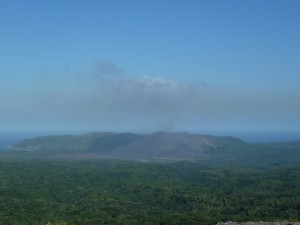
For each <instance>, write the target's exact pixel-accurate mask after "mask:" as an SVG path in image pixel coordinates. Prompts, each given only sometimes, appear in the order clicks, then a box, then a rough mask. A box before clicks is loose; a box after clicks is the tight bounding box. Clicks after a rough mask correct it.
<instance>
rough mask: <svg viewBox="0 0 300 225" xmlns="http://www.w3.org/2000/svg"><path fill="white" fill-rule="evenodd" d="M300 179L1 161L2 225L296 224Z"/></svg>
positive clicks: (152, 166) (189, 167) (193, 166)
mask: <svg viewBox="0 0 300 225" xmlns="http://www.w3.org/2000/svg"><path fill="white" fill-rule="evenodd" d="M299 177H300V167H299V166H293V167H287V166H280V165H277V166H276V167H266V168H254V167H252V168H250V167H228V166H227V167H222V166H221V167H217V166H215V167H213V166H204V165H202V164H201V163H196V162H194V163H192V162H177V163H139V162H130V161H103V160H102V161H91V160H90V161H76V162H75V161H35V160H28V161H26V160H22V161H18V160H15V161H3V160H2V161H1V162H0V198H1V199H0V209H1V210H0V224H7V225H9V224H22V225H27V224H28V225H29V224H46V223H47V222H49V221H51V222H58V221H60V222H65V223H68V224H74V225H99V224H133V225H134V224H136V225H139V224H178V225H179V224H186V225H192V224H197V225H198V224H204V225H205V224H207V225H210V224H211V225H212V224H216V223H217V222H220V221H229V220H231V221H249V220H251V221H260V220H265V221H274V220H283V219H290V220H299V219H300V188H299V187H300V179H299Z"/></svg>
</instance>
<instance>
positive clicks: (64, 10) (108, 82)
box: [0, 0, 300, 131]
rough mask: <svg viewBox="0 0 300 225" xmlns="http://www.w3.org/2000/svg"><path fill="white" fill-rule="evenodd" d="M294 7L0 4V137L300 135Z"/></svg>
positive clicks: (180, 2) (191, 2) (182, 2)
mask: <svg viewBox="0 0 300 225" xmlns="http://www.w3.org/2000/svg"><path fill="white" fill-rule="evenodd" d="M299 12H300V1H298V0H281V1H277V0H243V1H241V0H206V1H204V0H203V1H201V0H95V1H92V0H35V1H34V0H26V1H22V0H0V130H97V131H101V130H110V131H154V130H167V131H181V130H184V131H197V130H299V128H300V88H299V85H300V13H299Z"/></svg>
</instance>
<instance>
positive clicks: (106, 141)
mask: <svg viewBox="0 0 300 225" xmlns="http://www.w3.org/2000/svg"><path fill="white" fill-rule="evenodd" d="M9 149H10V150H12V151H10V152H14V153H16V152H19V155H26V156H35V157H38V156H39V157H43V156H47V157H54V158H70V159H124V160H160V161H161V160H163V161H165V160H202V161H207V162H208V161H219V162H226V163H233V162H234V163H268V162H271V163H280V162H298V161H300V142H280V143H262V144H248V143H245V142H243V141H242V140H240V139H238V138H235V137H231V136H226V137H218V136H210V135H199V134H190V133H167V132H156V133H152V134H144V135H141V134H132V133H117V134H115V133H109V132H99V133H88V134H85V135H78V136H75V135H57V136H43V137H37V138H33V139H27V140H24V141H21V142H20V143H17V144H14V145H11V146H10V147H9Z"/></svg>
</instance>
